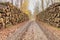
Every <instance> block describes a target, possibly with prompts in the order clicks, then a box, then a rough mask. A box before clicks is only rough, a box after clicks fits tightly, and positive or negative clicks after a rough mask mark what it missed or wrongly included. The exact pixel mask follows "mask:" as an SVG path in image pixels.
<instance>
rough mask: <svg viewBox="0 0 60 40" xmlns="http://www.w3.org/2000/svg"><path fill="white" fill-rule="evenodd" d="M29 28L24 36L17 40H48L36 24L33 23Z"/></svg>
mask: <svg viewBox="0 0 60 40" xmlns="http://www.w3.org/2000/svg"><path fill="white" fill-rule="evenodd" d="M28 27H29V28H28V29H27V30H26V31H25V32H24V33H23V34H22V36H21V37H20V38H18V39H16V40H48V38H47V37H46V35H45V34H44V33H43V31H42V30H41V28H40V27H39V26H38V24H37V23H36V22H34V21H32V22H31V24H29V26H28Z"/></svg>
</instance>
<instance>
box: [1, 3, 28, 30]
mask: <svg viewBox="0 0 60 40" xmlns="http://www.w3.org/2000/svg"><path fill="white" fill-rule="evenodd" d="M27 20H29V18H28V15H27V14H25V13H23V12H22V11H21V10H20V9H18V8H17V7H15V6H14V5H12V4H11V3H9V2H5V3H0V29H1V28H6V27H7V25H15V24H17V23H21V22H24V21H27Z"/></svg>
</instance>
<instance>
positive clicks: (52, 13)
mask: <svg viewBox="0 0 60 40" xmlns="http://www.w3.org/2000/svg"><path fill="white" fill-rule="evenodd" d="M37 19H38V20H39V21H44V22H47V23H49V24H50V25H53V26H55V27H58V28H59V27H60V3H54V4H52V5H50V7H48V8H47V9H46V10H44V11H42V12H41V13H39V14H38V15H37Z"/></svg>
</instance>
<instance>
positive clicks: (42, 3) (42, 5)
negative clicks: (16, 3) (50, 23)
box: [41, 0, 44, 10]
mask: <svg viewBox="0 0 60 40" xmlns="http://www.w3.org/2000/svg"><path fill="white" fill-rule="evenodd" d="M41 7H42V10H44V0H41Z"/></svg>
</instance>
